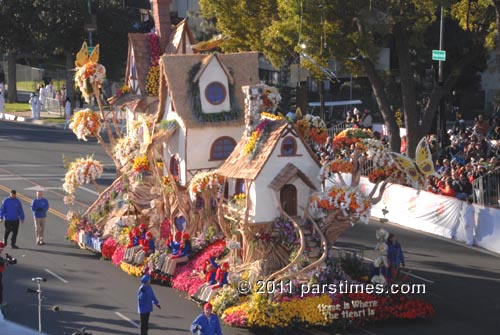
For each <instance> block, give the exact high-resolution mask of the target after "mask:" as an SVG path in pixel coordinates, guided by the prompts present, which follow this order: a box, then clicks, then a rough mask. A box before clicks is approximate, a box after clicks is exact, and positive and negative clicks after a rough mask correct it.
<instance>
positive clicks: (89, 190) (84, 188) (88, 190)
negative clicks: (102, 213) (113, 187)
mask: <svg viewBox="0 0 500 335" xmlns="http://www.w3.org/2000/svg"><path fill="white" fill-rule="evenodd" d="M79 189H82V190H84V191H87V192H89V193H92V194H95V195H99V193H98V192H96V191H92V190H91V189H88V188H86V187H82V186H80V187H79Z"/></svg>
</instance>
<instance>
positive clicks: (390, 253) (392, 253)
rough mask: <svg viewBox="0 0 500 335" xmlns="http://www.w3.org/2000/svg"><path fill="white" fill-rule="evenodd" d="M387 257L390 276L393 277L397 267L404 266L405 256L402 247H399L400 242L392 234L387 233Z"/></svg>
mask: <svg viewBox="0 0 500 335" xmlns="http://www.w3.org/2000/svg"><path fill="white" fill-rule="evenodd" d="M387 259H388V260H389V269H390V271H391V275H392V278H395V276H396V274H397V273H398V271H399V268H400V267H401V266H402V267H405V256H404V254H403V248H401V244H399V242H398V241H397V239H396V236H395V235H394V234H389V237H388V238H387Z"/></svg>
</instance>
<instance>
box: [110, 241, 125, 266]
mask: <svg viewBox="0 0 500 335" xmlns="http://www.w3.org/2000/svg"><path fill="white" fill-rule="evenodd" d="M126 248H127V247H126V246H124V245H120V246H119V247H117V248H116V249H115V252H114V253H113V256H112V257H111V260H112V261H113V264H114V265H116V266H120V263H121V262H122V260H123V256H124V255H125V249H126Z"/></svg>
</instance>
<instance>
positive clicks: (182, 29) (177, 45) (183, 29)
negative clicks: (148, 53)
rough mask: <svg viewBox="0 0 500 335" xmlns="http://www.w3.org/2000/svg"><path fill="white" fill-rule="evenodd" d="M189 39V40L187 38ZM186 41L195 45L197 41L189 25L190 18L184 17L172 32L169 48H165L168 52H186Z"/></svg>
mask: <svg viewBox="0 0 500 335" xmlns="http://www.w3.org/2000/svg"><path fill="white" fill-rule="evenodd" d="M186 39H187V40H186ZM186 41H187V42H189V44H191V45H193V44H194V42H195V39H194V35H193V32H192V31H191V28H190V27H189V22H188V19H184V20H182V21H181V22H179V24H178V25H177V26H175V28H174V30H173V31H172V32H171V33H170V40H169V41H168V45H167V48H166V50H165V53H166V54H185V53H186Z"/></svg>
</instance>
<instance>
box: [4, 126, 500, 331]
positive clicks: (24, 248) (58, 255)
mask: <svg viewBox="0 0 500 335" xmlns="http://www.w3.org/2000/svg"><path fill="white" fill-rule="evenodd" d="M92 154H93V155H94V158H96V159H98V160H101V161H102V162H103V163H104V164H105V172H104V175H103V178H102V179H100V180H98V183H99V184H100V185H102V186H106V185H109V184H110V183H111V182H112V181H113V180H114V177H115V173H114V168H113V164H112V161H111V159H110V158H109V157H107V156H106V154H105V152H104V150H103V149H102V147H101V146H100V145H99V144H97V143H96V141H95V139H89V142H83V141H78V140H77V139H76V137H75V136H74V135H73V134H72V133H71V132H70V131H64V130H62V129H57V128H50V127H44V126H33V125H30V124H20V123H14V122H2V121H0V198H2V199H3V198H4V197H6V196H8V193H9V191H10V189H11V188H15V189H16V190H17V192H18V197H19V198H20V199H21V200H22V202H23V206H24V210H25V213H26V221H25V223H24V224H23V225H22V226H21V228H20V232H19V237H18V245H19V246H20V249H18V250H12V249H10V248H9V247H8V248H7V249H6V250H5V251H6V252H8V253H10V254H12V255H13V256H14V257H16V258H17V259H18V264H17V265H15V266H12V267H9V268H8V269H7V270H6V272H5V273H4V296H5V300H6V302H7V308H6V318H7V319H10V320H12V321H15V322H18V323H22V324H24V325H27V326H29V327H32V328H37V327H38V316H37V297H36V295H34V294H32V293H27V292H26V290H27V288H35V287H36V286H35V284H34V283H33V282H32V280H31V279H32V278H33V277H45V278H47V282H44V283H42V290H43V296H44V300H43V302H42V306H43V308H42V328H43V330H44V331H45V332H46V333H48V334H71V332H73V331H74V330H75V329H77V328H80V327H83V326H85V327H87V328H88V329H90V330H91V331H92V332H93V334H94V335H101V334H123V335H125V334H139V330H138V323H139V321H138V314H137V310H136V309H137V307H136V290H137V287H138V286H139V281H138V279H137V278H134V277H131V276H128V275H127V274H125V273H124V272H122V271H121V270H120V269H119V268H117V267H115V266H113V265H112V263H111V262H109V261H103V260H100V259H99V257H98V256H96V255H94V254H93V253H91V252H89V251H85V250H80V249H79V248H78V247H77V246H75V245H74V244H73V243H71V242H69V241H67V240H66V239H65V235H66V229H67V223H66V221H65V220H64V214H65V213H66V212H67V210H68V207H67V206H66V205H64V204H63V202H62V198H63V196H64V191H63V190H62V187H61V185H62V183H63V181H62V179H63V178H64V174H65V171H66V170H65V168H64V162H65V161H72V160H73V159H74V158H76V157H80V156H86V155H92ZM40 186H41V187H43V188H44V189H45V196H46V197H47V199H48V200H49V202H50V204H51V208H53V209H54V211H51V213H50V214H49V217H48V224H47V233H46V237H47V238H46V242H47V244H46V245H45V246H36V245H35V243H34V238H35V233H34V227H33V220H32V218H31V213H30V211H29V204H30V202H31V199H33V197H34V196H35V190H36V188H37V187H40ZM76 196H77V200H78V201H79V203H78V204H77V205H76V207H75V208H74V209H75V210H84V209H85V208H86V206H88V205H89V204H91V203H92V202H93V200H94V199H95V198H96V197H97V193H96V190H95V189H94V188H93V186H92V185H85V186H84V187H83V188H81V189H79V190H78V191H77V193H76ZM380 226H384V227H385V228H386V229H388V230H389V231H391V232H393V233H395V234H396V236H397V237H398V239H399V241H400V242H401V244H402V246H403V249H404V250H405V255H406V258H407V262H406V265H407V267H408V268H409V269H410V270H411V275H412V277H411V279H412V282H414V283H425V284H426V290H427V292H426V294H423V295H422V296H421V298H422V299H424V300H426V301H429V302H431V303H432V304H433V305H434V307H435V309H436V316H435V318H434V319H433V320H430V321H412V322H408V321H389V322H384V323H375V324H369V325H366V326H364V327H363V328H360V329H350V330H348V331H343V330H338V331H335V332H332V331H318V330H311V329H295V330H290V329H288V330H286V331H285V332H282V333H286V334H388V335H392V334H471V333H472V334H497V333H498V326H499V325H500V322H499V321H498V317H497V315H499V313H500V295H499V294H498V292H500V257H499V256H498V255H495V254H491V253H488V252H485V251H484V250H480V249H477V248H470V247H466V246H464V245H463V244H461V243H455V242H450V241H447V240H444V239H441V238H436V237H434V236H431V235H428V234H423V233H420V232H416V231H412V230H407V229H402V228H401V227H399V226H396V225H391V224H380V223H377V222H372V223H371V224H369V225H364V224H358V225H356V226H354V227H353V228H352V229H350V230H349V231H347V232H346V233H345V234H344V235H343V236H342V237H341V238H340V240H339V241H338V243H337V246H338V247H342V248H349V249H353V250H356V251H358V252H362V253H363V255H364V257H366V258H367V259H372V258H373V257H374V256H375V253H374V251H373V247H374V245H375V243H376V240H375V231H376V229H378V228H379V227H380ZM3 231H4V227H3V225H2V226H1V227H0V234H1V235H2V236H3ZM153 288H154V290H155V293H156V295H157V296H158V298H159V300H160V303H161V305H162V310H155V311H154V312H153V314H152V317H151V331H150V335H159V334H186V333H188V331H187V329H188V327H189V324H190V323H191V321H192V320H193V319H194V317H195V316H196V315H197V314H199V313H200V312H201V309H200V308H199V307H198V306H197V305H196V304H195V303H193V302H191V301H189V300H188V299H186V297H185V296H184V294H182V293H179V292H177V291H176V290H173V289H170V288H166V287H160V286H156V285H155V286H153ZM54 306H58V307H59V309H60V311H59V312H54V311H53V310H52V309H53V307H54ZM250 333H251V332H249V331H247V330H244V329H237V328H229V327H224V334H225V335H240V334H241V335H243V334H250ZM0 334H3V333H2V331H1V330H0ZM6 335H10V334H6ZM12 335H15V334H12Z"/></svg>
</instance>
